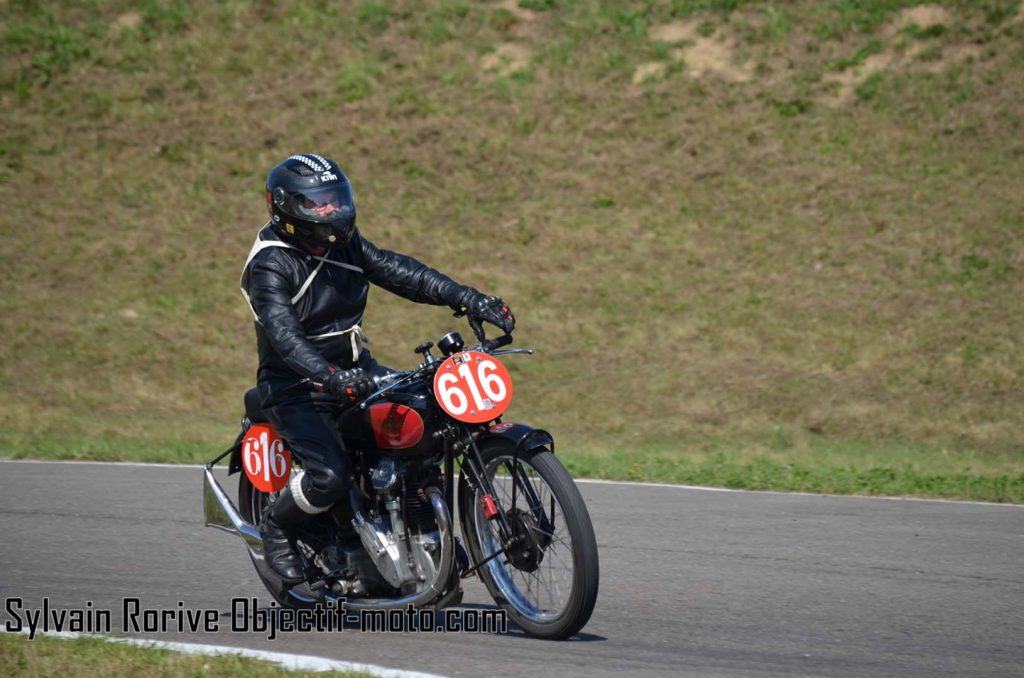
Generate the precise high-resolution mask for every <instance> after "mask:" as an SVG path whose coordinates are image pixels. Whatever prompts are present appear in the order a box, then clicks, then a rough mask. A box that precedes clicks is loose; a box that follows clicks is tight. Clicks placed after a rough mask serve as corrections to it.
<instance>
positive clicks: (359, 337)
mask: <svg viewBox="0 0 1024 678" xmlns="http://www.w3.org/2000/svg"><path fill="white" fill-rule="evenodd" d="M269 225H270V222H267V224H266V225H264V228H266V226H269ZM260 230H261V232H262V229H260ZM269 247H283V248H285V249H292V250H296V251H299V252H302V250H300V249H299V248H298V247H295V246H294V245H289V244H288V243H286V242H283V241H281V240H260V236H259V234H257V235H256V241H255V242H254V243H253V244H252V248H251V249H250V250H249V256H247V257H246V258H245V266H243V267H242V278H241V279H240V280H239V281H238V287H239V289H240V290H241V292H242V296H243V297H245V303H247V304H249V310H250V311H252V318H253V320H255V321H256V322H258V323H259V322H260V317H259V315H258V314H257V313H256V309H255V308H253V305H252V299H251V298H250V297H249V293H248V292H246V291H245V287H244V286H243V285H242V280H244V279H245V270H246V269H247V268H249V264H250V263H251V262H252V260H253V259H255V258H256V255H257V254H259V253H260V252H262V251H263V250H265V249H267V248H269ZM307 256H311V257H313V258H314V259H318V260H319V261H320V263H319V264H317V265H316V268H314V269H313V272H312V273H310V274H309V275H308V276H307V277H306V280H305V282H303V283H302V286H301V287H300V288H299V291H298V292H296V293H295V296H293V297H292V298H291V302H292V305H293V306H294V305H295V304H296V303H297V302H298V301H299V299H301V298H302V295H304V294H305V293H306V291H307V290H309V286H310V285H312V284H313V278H315V277H316V274H317V273H319V272H320V269H322V268H323V267H324V264H332V265H334V266H339V267H341V268H347V269H348V270H350V271H355V272H356V273H362V272H363V269H361V268H359V267H358V266H353V265H352V264H345V263H342V262H340V261H332V260H331V259H328V258H327V257H318V256H315V255H307ZM260 324H262V323H260ZM345 334H347V335H349V336H350V337H351V340H352V362H356V361H357V360H359V353H360V351H362V348H363V344H364V343H366V335H365V334H363V328H362V327H360V326H359V325H358V324H355V325H353V326H352V327H350V328H348V329H347V330H339V331H337V332H327V333H325V334H317V335H314V336H312V337H306V338H307V339H326V338H328V337H339V336H342V335H345Z"/></svg>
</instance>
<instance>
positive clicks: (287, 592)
mask: <svg viewBox="0 0 1024 678" xmlns="http://www.w3.org/2000/svg"><path fill="white" fill-rule="evenodd" d="M239 475H240V476H241V477H240V478H239V481H238V511H239V513H241V514H242V517H243V518H245V519H246V520H247V521H249V522H250V523H252V524H253V525H255V526H256V527H259V525H260V518H262V516H263V509H265V508H266V507H267V506H269V505H270V504H271V503H273V501H274V500H275V499H277V492H272V493H270V494H268V493H266V492H261V491H260V490H258V489H256V488H255V487H253V485H252V482H250V481H249V477H248V476H247V475H246V474H245V472H244V471H243V472H242V473H241V474H239ZM302 546H303V544H302V542H301V541H299V548H300V549H301V548H302ZM306 555H307V556H309V555H310V554H309V553H307V554H306ZM249 558H251V559H252V564H253V567H255V568H256V574H257V575H259V578H260V581H262V582H263V586H265V587H266V589H267V592H268V593H269V594H270V596H271V598H273V599H274V600H275V601H277V604H278V605H281V606H282V607H288V608H312V607H313V606H314V605H315V604H316V600H317V599H316V598H315V597H314V596H313V594H312V592H311V591H309V588H308V587H307V586H306V584H304V583H300V584H291V583H289V582H284V581H282V580H281V578H280V577H279V576H278V575H277V573H276V572H274V571H273V570H272V569H270V567H269V566H268V565H267V564H266V562H265V561H263V559H262V558H258V557H256V556H254V555H253V554H252V553H250V554H249Z"/></svg>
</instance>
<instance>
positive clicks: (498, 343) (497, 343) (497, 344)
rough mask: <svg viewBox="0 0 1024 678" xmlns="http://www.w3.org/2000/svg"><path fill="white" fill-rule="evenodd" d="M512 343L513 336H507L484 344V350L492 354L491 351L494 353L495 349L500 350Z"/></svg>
mask: <svg viewBox="0 0 1024 678" xmlns="http://www.w3.org/2000/svg"><path fill="white" fill-rule="evenodd" d="M511 343H512V335H511V334H506V335H505V336H503V337H498V338H496V339H488V340H487V341H485V342H483V346H482V348H483V349H484V351H486V352H490V351H493V350H495V349H499V348H501V347H502V346H508V345H509V344H511Z"/></svg>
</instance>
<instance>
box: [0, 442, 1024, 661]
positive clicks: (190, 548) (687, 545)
mask: <svg viewBox="0 0 1024 678" xmlns="http://www.w3.org/2000/svg"><path fill="white" fill-rule="evenodd" d="M226 487H229V486H227V485H226ZM581 489H582V491H583V494H584V496H585V498H586V500H587V502H588V506H589V508H590V511H591V515H592V517H593V519H594V523H595V525H596V529H597V536H598V543H599V548H600V555H601V593H600V598H599V600H598V605H597V609H596V611H595V613H594V616H593V618H592V619H591V621H590V623H589V624H588V625H587V627H586V628H585V629H584V632H583V633H582V634H581V635H580V636H579V637H578V638H576V639H574V640H571V641H567V642H562V643H555V642H543V641H537V640H533V639H530V638H527V637H525V636H523V635H522V633H520V632H519V631H517V630H515V629H510V631H509V632H508V633H507V634H504V635H479V634H468V633H458V634H361V633H359V632H358V631H357V630H351V629H350V630H346V631H345V632H342V633H331V634H327V633H321V634H315V633H313V634H298V633H293V634H286V635H284V636H282V637H280V638H278V639H276V640H274V641H267V640H266V639H265V638H264V636H262V635H260V634H256V633H249V634H238V633H231V632H229V631H227V630H222V631H221V632H219V633H218V634H177V633H167V634H154V635H153V636H152V637H153V638H156V639H159V640H166V641H186V642H193V643H195V642H199V643H214V644H220V645H231V646H246V647H251V648H257V649H264V650H272V651H275V652H294V653H299V654H305V655H318V656H323V657H332V658H338V659H345V660H349V661H356V662H363V663H368V664H376V665H381V666H386V667H394V668H403V669H410V670H414V671H424V672H429V673H437V674H444V675H450V676H478V675H503V676H507V675H531V674H532V675H540V676H547V675H579V676H584V675H585V676H588V678H593V677H595V676H606V675H619V674H622V673H632V674H635V675H695V676H714V675H729V676H734V675H813V676H876V675H877V676H895V675H898V676H929V677H931V676H940V675H972V676H973V675H984V676H1010V675H1016V676H1020V675H1024V507H1020V506H1000V505H985V504H970V503H956V502H931V501H904V500H887V499H872V498H858V497H833V496H808V495H787V494H772V493H748V492H714V491H706V490H700V489H687V488H680V487H671V486H666V487H651V486H644V485H629V484H599V483H586V484H582V485H581ZM43 596H48V597H49V600H50V604H51V605H52V606H63V607H80V606H83V605H84V604H85V603H86V601H92V603H93V607H94V608H98V609H99V608H108V609H112V610H114V619H115V622H114V624H115V628H116V627H118V626H119V625H120V621H119V612H118V611H119V609H120V606H121V599H122V598H123V597H125V596H138V597H141V599H142V606H143V607H144V608H167V609H170V608H175V607H176V603H177V601H179V600H181V601H184V603H185V606H186V607H188V608H215V609H217V610H219V611H220V612H221V613H223V614H224V615H227V614H228V612H229V607H230V602H229V601H230V599H231V598H232V597H247V596H259V597H260V600H261V602H264V603H265V602H267V600H268V599H267V597H266V596H265V595H264V592H263V589H262V587H261V585H260V583H259V581H258V580H257V578H256V576H255V574H254V572H253V570H252V568H251V566H250V565H249V562H248V558H247V557H246V555H245V552H244V549H243V546H242V543H241V540H240V539H238V538H236V537H233V536H231V535H228V534H226V533H223V532H219V531H215V530H211V529H209V528H204V527H203V516H202V503H201V472H200V470H199V469H197V468H195V467H178V468H176V467H158V466H118V465H106V464H60V463H19V462H0V597H2V598H11V597H21V598H23V599H24V600H25V605H26V607H29V608H34V607H37V606H38V605H39V604H40V601H41V599H42V597H43ZM466 603H467V604H468V605H469V606H489V605H490V604H491V601H490V600H489V598H488V597H487V594H486V592H485V590H484V589H483V587H482V586H481V585H479V584H478V583H476V582H471V583H470V584H469V586H468V587H467V591H466ZM0 619H4V620H7V619H8V615H7V614H6V613H5V612H4V611H3V610H0ZM225 626H226V624H225Z"/></svg>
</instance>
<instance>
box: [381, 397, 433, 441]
mask: <svg viewBox="0 0 1024 678" xmlns="http://www.w3.org/2000/svg"><path fill="white" fill-rule="evenodd" d="M370 425H371V426H372V427H373V437H374V438H375V439H376V440H377V446H378V447H380V448H381V449H384V450H402V449H405V448H407V447H412V446H413V445H415V444H416V443H418V442H419V441H420V439H421V438H423V417H421V416H420V415H419V412H417V411H416V410H414V409H412V408H409V407H406V406H405V405H399V404H397V403H377V404H376V405H371V406H370Z"/></svg>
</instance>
